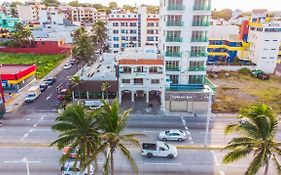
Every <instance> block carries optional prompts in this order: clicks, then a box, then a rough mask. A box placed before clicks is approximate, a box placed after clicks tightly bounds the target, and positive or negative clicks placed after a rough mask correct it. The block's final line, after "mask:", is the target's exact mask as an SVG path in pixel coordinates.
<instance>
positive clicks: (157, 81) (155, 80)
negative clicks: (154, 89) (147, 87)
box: [151, 79, 160, 84]
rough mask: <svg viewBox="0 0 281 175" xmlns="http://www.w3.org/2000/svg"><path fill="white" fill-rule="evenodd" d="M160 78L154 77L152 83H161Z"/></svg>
mask: <svg viewBox="0 0 281 175" xmlns="http://www.w3.org/2000/svg"><path fill="white" fill-rule="evenodd" d="M159 83H160V80H159V79H152V80H151V84H159Z"/></svg>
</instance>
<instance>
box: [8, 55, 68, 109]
mask: <svg viewBox="0 0 281 175" xmlns="http://www.w3.org/2000/svg"><path fill="white" fill-rule="evenodd" d="M69 59H70V57H68V58H66V59H64V60H63V61H62V62H61V64H60V65H59V66H57V67H56V68H55V69H53V70H52V71H51V72H49V73H48V74H47V75H46V76H45V77H44V78H42V79H39V80H35V81H33V82H32V83H30V84H29V85H27V86H26V87H24V88H23V89H22V90H21V91H20V92H18V93H15V94H12V96H11V97H10V99H8V100H7V101H6V112H7V113H11V112H16V111H17V110H18V109H19V108H20V107H21V106H22V105H23V103H24V101H25V96H26V93H27V91H28V89H29V88H30V87H32V86H34V85H40V84H41V83H42V82H43V80H44V79H45V78H48V77H55V76H57V75H58V74H59V73H60V72H61V70H62V69H63V66H64V64H65V63H66V62H67V61H68V60H69Z"/></svg>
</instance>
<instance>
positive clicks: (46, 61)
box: [0, 53, 66, 78]
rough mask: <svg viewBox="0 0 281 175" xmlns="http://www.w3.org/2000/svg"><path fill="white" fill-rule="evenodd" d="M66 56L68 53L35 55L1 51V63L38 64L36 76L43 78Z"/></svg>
mask: <svg viewBox="0 0 281 175" xmlns="http://www.w3.org/2000/svg"><path fill="white" fill-rule="evenodd" d="M65 57H66V55H64V54H58V55H34V54H13V53H0V64H36V66H37V72H36V77H37V78H42V77H44V76H45V75H46V74H48V73H49V72H50V71H51V70H53V69H54V68H55V67H57V66H58V65H59V64H60V62H61V60H63V59H64V58H65Z"/></svg>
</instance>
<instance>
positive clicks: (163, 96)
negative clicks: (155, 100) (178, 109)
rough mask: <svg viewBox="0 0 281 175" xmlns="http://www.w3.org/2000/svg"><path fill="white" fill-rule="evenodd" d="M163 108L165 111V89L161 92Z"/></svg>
mask: <svg viewBox="0 0 281 175" xmlns="http://www.w3.org/2000/svg"><path fill="white" fill-rule="evenodd" d="M160 95H161V97H160V98H161V110H162V111H165V91H162V92H161V94H160Z"/></svg>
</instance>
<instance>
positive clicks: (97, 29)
mask: <svg viewBox="0 0 281 175" xmlns="http://www.w3.org/2000/svg"><path fill="white" fill-rule="evenodd" d="M92 31H93V34H94V35H93V36H92V38H93V40H94V41H95V42H96V45H97V46H98V48H99V49H102V46H103V44H104V42H105V40H106V38H107V34H106V27H105V23H104V22H103V21H97V22H96V23H95V24H94V25H93V28H92Z"/></svg>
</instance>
